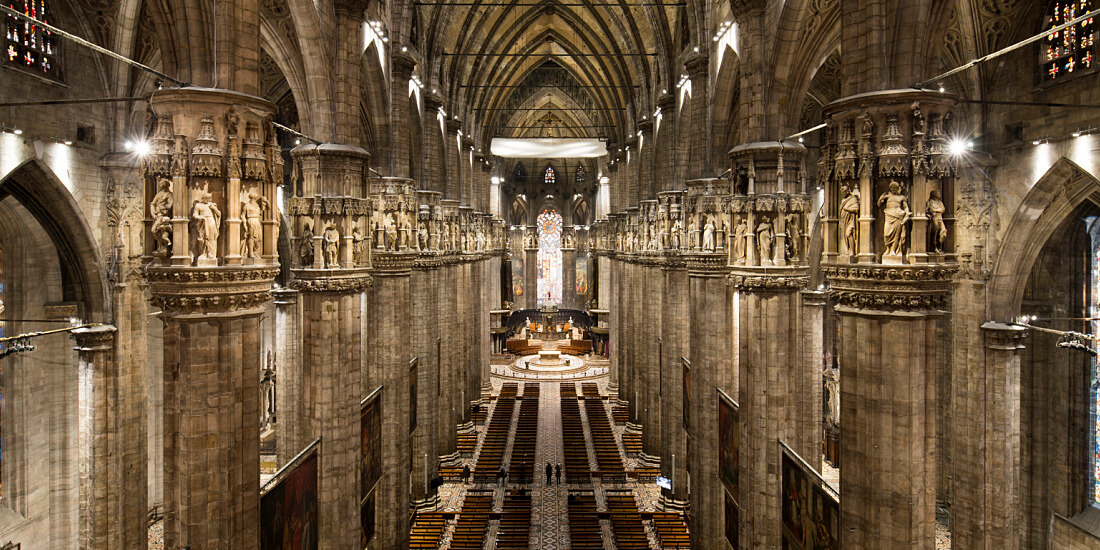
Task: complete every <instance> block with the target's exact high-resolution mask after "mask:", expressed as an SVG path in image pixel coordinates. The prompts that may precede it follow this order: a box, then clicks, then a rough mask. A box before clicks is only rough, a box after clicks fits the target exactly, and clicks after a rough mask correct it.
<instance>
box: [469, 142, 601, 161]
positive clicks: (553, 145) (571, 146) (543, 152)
mask: <svg viewBox="0 0 1100 550" xmlns="http://www.w3.org/2000/svg"><path fill="white" fill-rule="evenodd" d="M489 149H490V150H491V151H492V153H493V154H494V155H496V156H498V157H504V158H540V159H544V158H589V157H602V156H604V155H606V154H607V144H606V143H605V142H603V141H600V140H598V139H577V138H493V141H492V143H491V144H490V146H489Z"/></svg>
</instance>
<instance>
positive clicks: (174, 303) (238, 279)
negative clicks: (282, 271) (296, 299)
mask: <svg viewBox="0 0 1100 550" xmlns="http://www.w3.org/2000/svg"><path fill="white" fill-rule="evenodd" d="M145 273H146V278H147V279H148V280H149V291H150V293H151V294H152V295H153V302H154V303H156V304H157V305H159V306H160V307H161V308H162V309H163V310H164V313H165V314H167V315H169V316H178V315H192V314H210V313H236V314H246V313H257V312H259V308H260V306H261V305H263V303H264V302H266V301H268V300H270V299H271V284H272V283H273V282H274V281H275V276H276V275H278V274H279V268H278V267H274V268H269V267H262V266H261V267H244V266H242V267H223V268H179V267H172V268H164V267H149V268H148V269H146V272H145Z"/></svg>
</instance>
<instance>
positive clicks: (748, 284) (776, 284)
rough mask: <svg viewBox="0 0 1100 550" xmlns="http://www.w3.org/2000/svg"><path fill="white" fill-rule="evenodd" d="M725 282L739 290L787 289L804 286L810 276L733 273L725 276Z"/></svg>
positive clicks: (808, 281)
mask: <svg viewBox="0 0 1100 550" xmlns="http://www.w3.org/2000/svg"><path fill="white" fill-rule="evenodd" d="M726 284H727V285H729V286H732V287H734V288H738V289H741V290H751V291H767V290H775V291H788V290H801V289H803V288H806V286H807V285H809V284H810V278H809V277H806V276H794V277H791V276H786V277H784V276H767V275H745V274H741V273H734V274H730V275H729V276H728V277H726Z"/></svg>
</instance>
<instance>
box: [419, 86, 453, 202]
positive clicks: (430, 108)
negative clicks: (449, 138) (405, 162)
mask: <svg viewBox="0 0 1100 550" xmlns="http://www.w3.org/2000/svg"><path fill="white" fill-rule="evenodd" d="M442 112H443V96H441V95H439V94H433V93H425V94H424V117H423V127H422V130H421V131H422V134H421V135H422V136H423V137H424V144H423V147H422V156H423V158H422V159H421V162H422V168H421V172H420V173H421V174H422V176H421V181H420V182H419V183H420V187H421V188H422V189H429V190H432V191H439V192H444V191H446V184H445V183H444V181H445V179H446V176H445V174H446V163H445V160H446V151H447V147H446V146H447V144H446V143H445V142H444V140H445V139H446V134H445V132H446V122H445V120H444V119H443V118H441V116H440V114H441V113H442Z"/></svg>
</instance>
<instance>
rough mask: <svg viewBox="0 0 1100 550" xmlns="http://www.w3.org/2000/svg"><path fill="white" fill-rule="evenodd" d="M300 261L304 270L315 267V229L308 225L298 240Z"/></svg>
mask: <svg viewBox="0 0 1100 550" xmlns="http://www.w3.org/2000/svg"><path fill="white" fill-rule="evenodd" d="M298 261H299V263H300V264H301V266H302V267H303V268H306V269H308V268H311V267H313V229H312V228H311V227H310V226H309V224H308V223H307V224H306V228H305V229H303V230H302V235H301V236H300V237H299V238H298Z"/></svg>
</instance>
